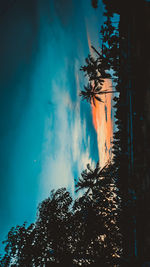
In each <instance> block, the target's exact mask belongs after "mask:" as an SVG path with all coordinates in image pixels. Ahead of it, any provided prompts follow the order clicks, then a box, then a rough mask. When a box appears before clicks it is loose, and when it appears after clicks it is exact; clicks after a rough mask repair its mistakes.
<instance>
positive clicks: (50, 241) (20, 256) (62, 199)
mask: <svg viewBox="0 0 150 267" xmlns="http://www.w3.org/2000/svg"><path fill="white" fill-rule="evenodd" d="M115 175H116V174H115V170H114V167H113V166H112V165H111V164H107V165H106V166H105V167H104V168H103V169H100V167H99V164H97V166H96V168H95V169H92V168H91V166H90V165H89V164H88V165H87V169H86V170H84V171H83V172H82V174H81V178H80V179H79V181H78V183H77V191H79V190H81V189H84V190H86V192H85V193H83V195H82V196H81V197H80V198H78V199H76V200H75V201H74V202H73V201H72V198H71V196H70V194H69V192H67V191H66V189H65V188H61V189H58V190H57V191H53V190H52V191H51V194H50V197H49V198H47V199H46V200H44V201H43V202H42V203H41V204H40V205H39V208H38V214H37V220H36V222H35V223H34V224H31V225H30V226H26V224H23V225H22V226H17V227H16V228H14V227H13V228H12V229H11V230H10V231H9V233H8V238H7V240H6V241H4V243H5V244H6V246H5V255H4V256H3V258H2V259H1V261H0V264H1V266H25V267H28V266H53V267H54V266H65V267H67V266H68V267H71V266H79V263H81V264H82V266H87V265H88V264H91V266H92V264H95V263H96V262H97V263H99V264H103V266H107V265H108V264H112V262H113V261H114V259H117V257H118V256H120V255H121V235H120V232H119V226H118V222H119V214H120V199H119V198H118V197H117V195H116V191H117V187H116V176H115Z"/></svg>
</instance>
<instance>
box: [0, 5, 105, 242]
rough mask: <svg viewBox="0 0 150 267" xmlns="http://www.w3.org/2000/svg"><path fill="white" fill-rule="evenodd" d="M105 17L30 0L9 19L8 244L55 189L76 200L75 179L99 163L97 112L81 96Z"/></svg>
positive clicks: (5, 23)
mask: <svg viewBox="0 0 150 267" xmlns="http://www.w3.org/2000/svg"><path fill="white" fill-rule="evenodd" d="M4 2H5V1H4ZM5 3H6V2H5ZM102 13H103V10H102V6H101V5H100V7H99V9H98V10H94V9H92V7H91V4H90V0H80V1H76V0H74V1H73V0H72V1H71V0H57V1H54V0H53V1H52V0H44V1H40V0H38V1H34V0H32V1H25V0H23V1H21V3H20V2H19V1H15V2H14V4H13V5H12V6H11V7H10V8H9V9H8V10H7V12H5V14H4V15H3V16H2V17H1V20H0V33H1V36H2V42H1V44H0V48H1V49H0V53H1V63H0V75H1V77H0V88H1V90H0V94H1V95H0V116H1V117H0V121H1V123H0V128H1V129H0V146H1V151H0V160H1V166H0V168H1V170H0V171H1V180H0V183H1V185H0V190H1V192H0V213H1V215H0V218H1V219H0V228H1V239H4V237H5V236H6V233H7V232H8V230H9V228H10V227H11V226H15V225H17V224H22V223H23V222H24V221H28V222H32V221H34V220H35V217H36V209H37V206H38V203H39V202H40V201H42V200H43V199H44V198H46V197H48V195H49V192H50V190H51V189H53V188H58V187H61V186H66V187H67V188H68V189H69V190H70V191H71V192H72V194H74V193H73V192H74V178H77V177H78V176H79V175H80V172H81V171H82V170H83V169H84V168H85V167H86V164H87V163H88V162H89V163H91V164H93V163H94V162H96V161H97V160H98V148H97V136H96V132H95V130H94V127H93V124H92V114H91V109H90V106H89V105H88V104H87V103H84V102H82V103H81V101H80V99H79V96H78V94H79V90H80V89H81V88H82V86H83V84H84V82H85V80H84V77H83V73H80V71H79V68H80V66H81V65H82V64H83V63H84V59H85V57H86V56H87V55H88V53H89V47H88V40H87V32H88V34H89V36H90V38H91V40H92V44H93V45H94V46H96V47H97V48H98V38H99V29H100V25H101V23H102V21H103V17H102Z"/></svg>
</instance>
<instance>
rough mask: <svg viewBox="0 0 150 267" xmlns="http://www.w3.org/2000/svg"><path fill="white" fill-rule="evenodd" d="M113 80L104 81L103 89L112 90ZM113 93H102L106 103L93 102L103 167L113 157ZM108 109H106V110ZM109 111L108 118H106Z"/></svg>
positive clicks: (94, 119)
mask: <svg viewBox="0 0 150 267" xmlns="http://www.w3.org/2000/svg"><path fill="white" fill-rule="evenodd" d="M111 86H112V82H111V80H109V79H107V80H105V81H104V84H103V89H102V91H103V90H104V91H105V90H112V87H111ZM112 96H113V94H111V93H110V94H105V95H102V96H101V98H102V100H103V101H104V103H100V102H99V101H97V100H96V101H95V106H94V105H93V104H92V115H93V124H94V127H95V130H96V132H97V143H98V151H99V161H100V166H101V167H103V166H104V165H105V164H106V162H107V161H108V160H110V159H111V157H112V155H111V154H112V153H111V141H112V140H113V120H112V118H111V100H112ZM105 110H106V111H105ZM106 113H107V118H106Z"/></svg>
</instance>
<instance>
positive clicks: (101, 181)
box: [77, 163, 121, 266]
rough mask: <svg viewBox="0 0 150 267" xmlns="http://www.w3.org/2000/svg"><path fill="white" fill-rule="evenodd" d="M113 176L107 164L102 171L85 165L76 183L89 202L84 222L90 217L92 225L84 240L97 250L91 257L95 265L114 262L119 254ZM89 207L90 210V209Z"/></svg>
mask: <svg viewBox="0 0 150 267" xmlns="http://www.w3.org/2000/svg"><path fill="white" fill-rule="evenodd" d="M116 176H117V174H116V171H115V169H114V167H113V165H112V164H110V163H108V164H106V166H104V167H103V168H102V169H100V167H99V163H97V165H96V168H95V169H92V168H91V166H90V165H89V164H88V165H87V169H86V170H84V171H83V172H82V173H81V178H80V179H79V181H78V183H77V191H79V190H81V189H86V190H87V191H86V192H85V195H84V196H86V198H87V199H88V198H89V199H90V205H91V206H88V208H87V206H86V210H87V212H86V213H87V217H86V220H87V222H88V218H89V217H91V216H92V218H93V220H92V223H91V222H90V221H89V223H91V224H92V226H91V228H90V234H89V235H88V237H89V240H90V241H91V243H92V244H93V246H94V244H95V246H96V247H97V249H95V253H96V254H97V256H96V255H95V256H94V257H96V260H97V262H99V264H104V263H105V264H106V263H108V264H111V262H112V260H113V257H114V259H115V258H117V257H119V256H120V255H121V234H120V231H119V216H120V198H119V196H118V189H117V182H116V179H117V178H116ZM80 200H81V199H80ZM84 200H85V198H84ZM90 207H92V208H91V209H90ZM81 210H83V208H82V209H81ZM88 213H89V214H90V216H89V217H88ZM91 233H92V234H91ZM103 266H105V265H103ZM108 266H110V265H108Z"/></svg>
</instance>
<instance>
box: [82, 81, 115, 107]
mask: <svg viewBox="0 0 150 267" xmlns="http://www.w3.org/2000/svg"><path fill="white" fill-rule="evenodd" d="M114 92H115V91H108V90H105V91H104V90H103V91H102V87H101V86H100V87H99V86H98V83H96V84H95V85H92V84H91V83H88V85H87V86H84V91H83V90H81V91H80V94H79V95H80V96H81V97H82V99H83V100H86V101H87V102H89V103H90V104H94V106H95V105H96V100H97V101H99V102H103V100H102V99H101V97H100V96H101V95H105V94H109V93H114Z"/></svg>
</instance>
